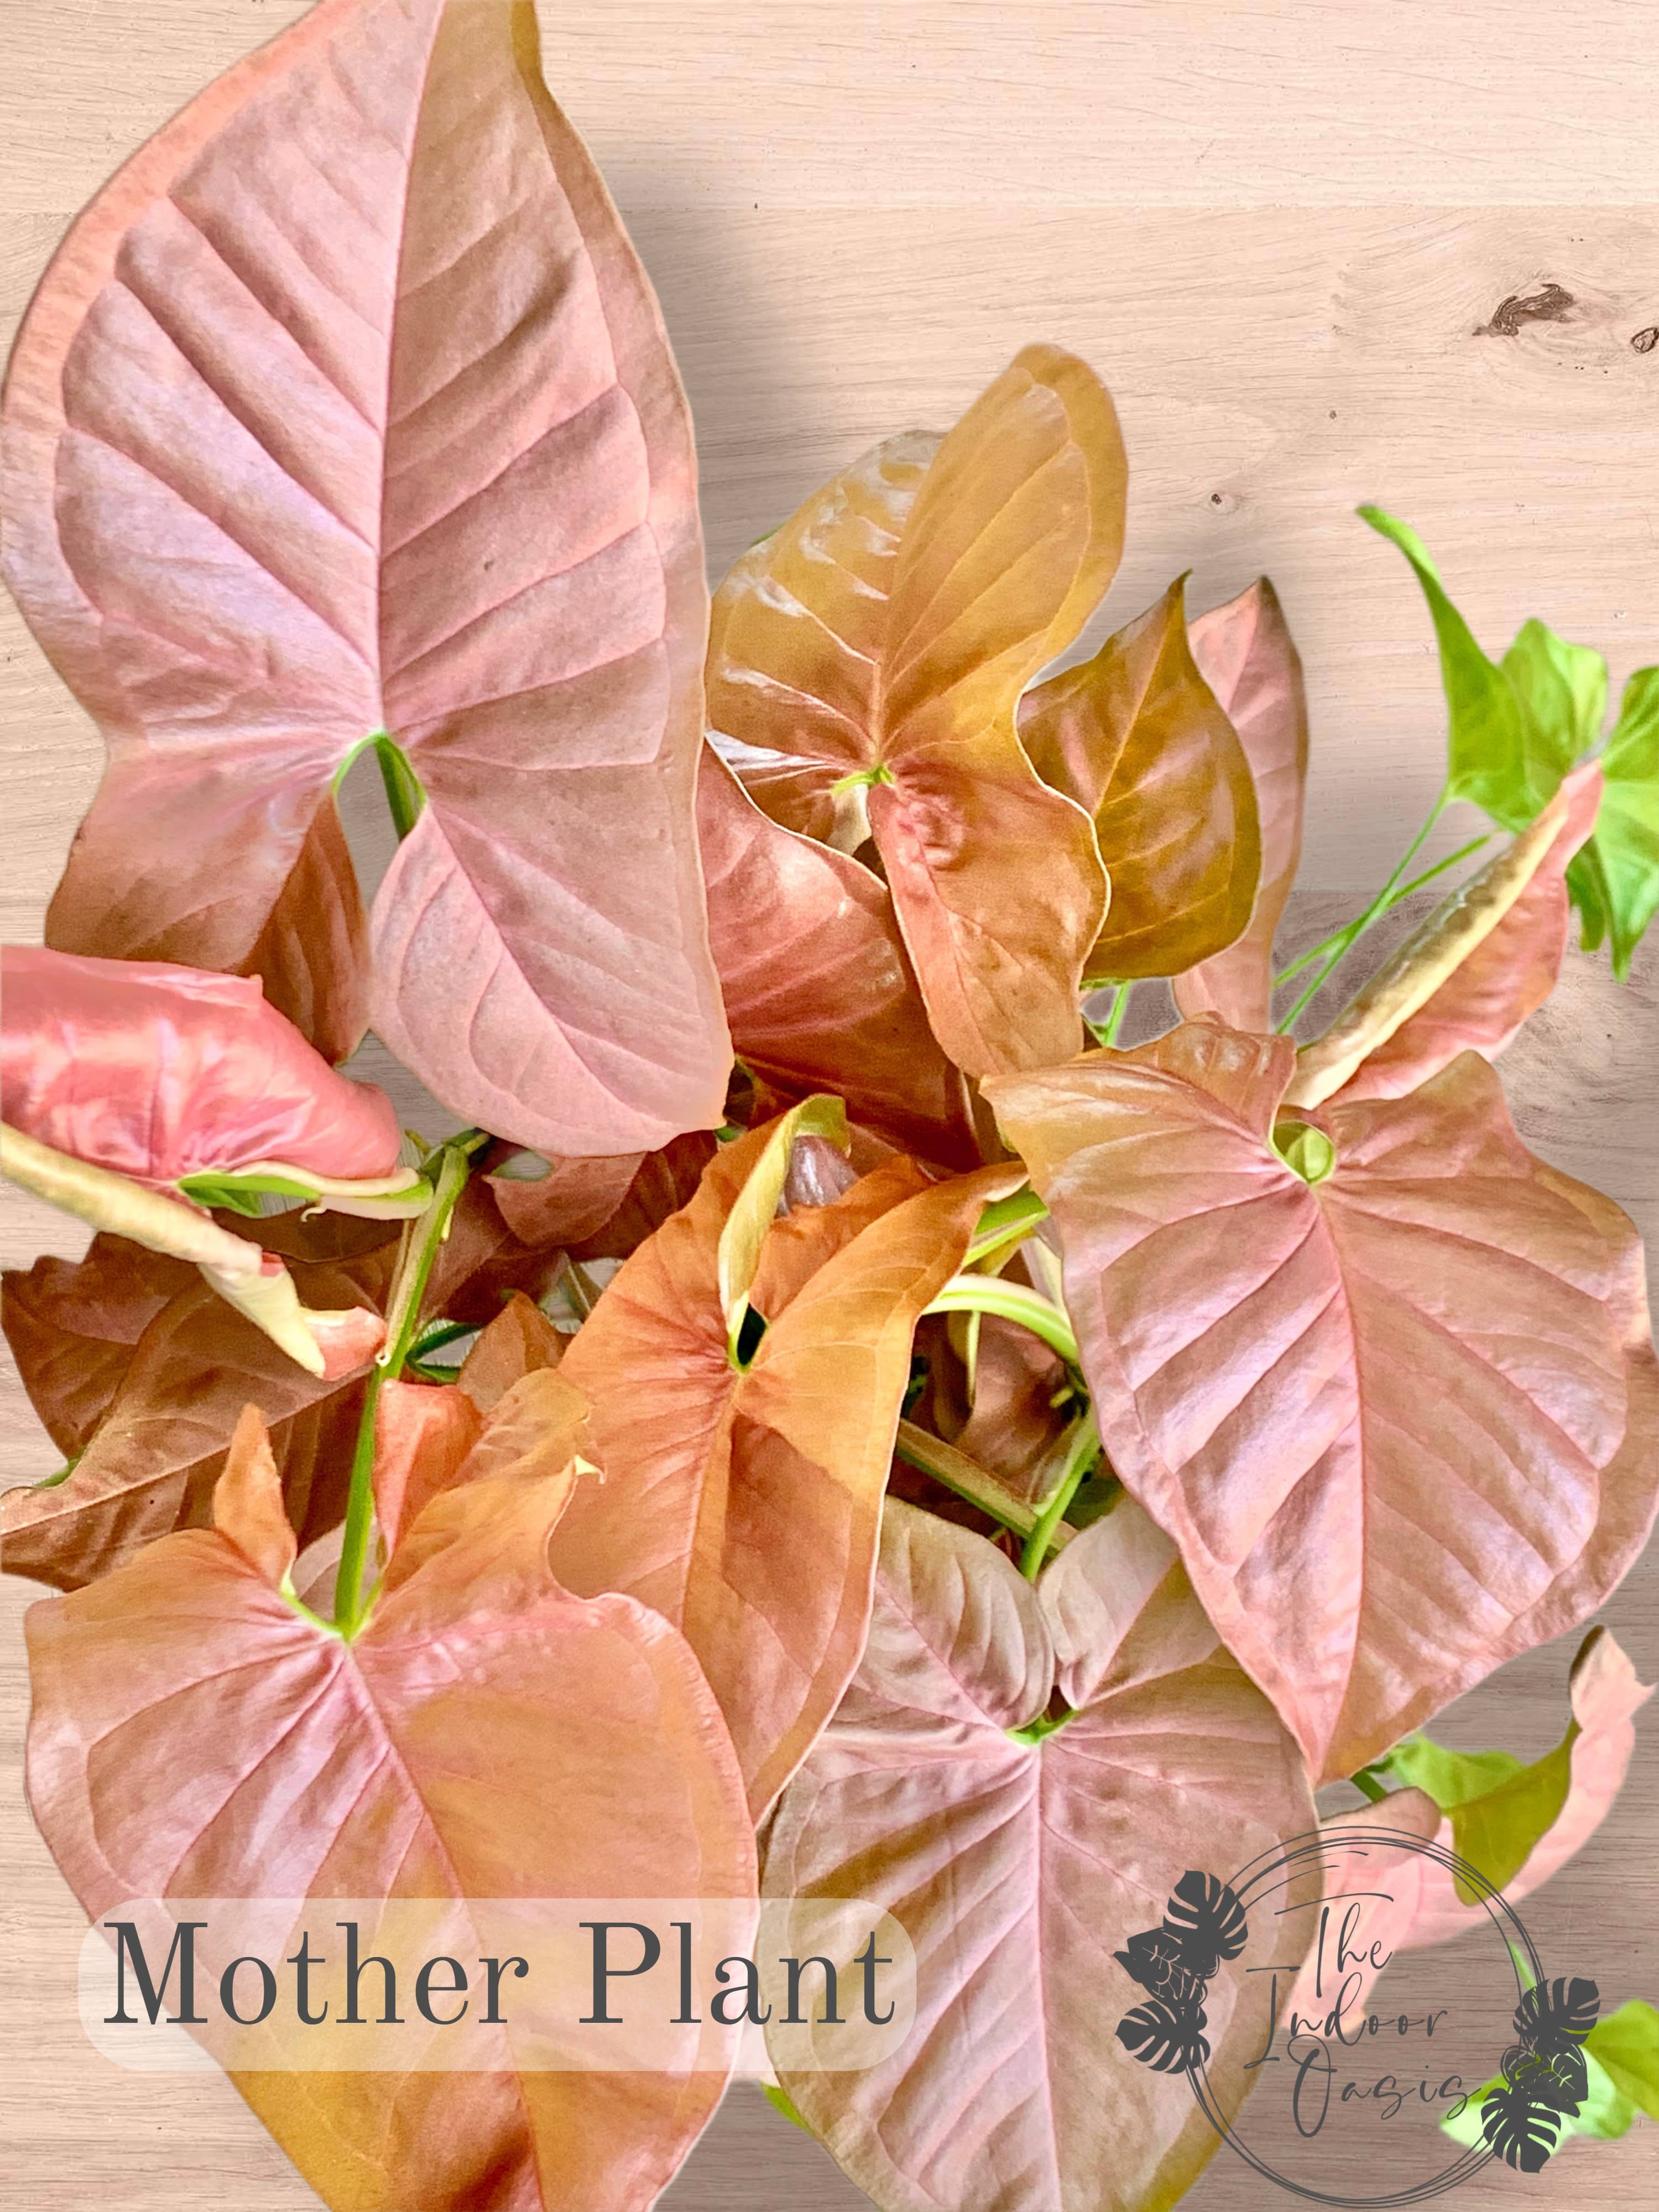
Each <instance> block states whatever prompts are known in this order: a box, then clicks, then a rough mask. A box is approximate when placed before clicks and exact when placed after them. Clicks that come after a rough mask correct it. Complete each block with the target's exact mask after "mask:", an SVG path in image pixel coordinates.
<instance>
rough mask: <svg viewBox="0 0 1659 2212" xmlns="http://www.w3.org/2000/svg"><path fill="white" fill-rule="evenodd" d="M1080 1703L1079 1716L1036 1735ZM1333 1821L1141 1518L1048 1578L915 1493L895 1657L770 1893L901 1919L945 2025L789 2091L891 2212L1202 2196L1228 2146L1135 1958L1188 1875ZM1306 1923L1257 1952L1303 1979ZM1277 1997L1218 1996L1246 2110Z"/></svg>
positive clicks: (890, 1611) (882, 1660) (1276, 1933)
mask: <svg viewBox="0 0 1659 2212" xmlns="http://www.w3.org/2000/svg"><path fill="white" fill-rule="evenodd" d="M1056 1687H1058V1689H1059V1691H1060V1694H1061V1696H1062V1697H1063V1698H1064V1699H1065V1700H1066V1703H1067V1704H1068V1705H1072V1706H1073V1708H1074V1711H1073V1714H1072V1717H1070V1718H1069V1719H1067V1720H1066V1721H1065V1722H1064V1723H1062V1724H1061V1725H1060V1726H1059V1727H1058V1728H1054V1729H1051V1730H1050V1731H1049V1732H1048V1733H1046V1734H1042V1735H1040V1738H1039V1740H1037V1741H1030V1740H1027V1741H1018V1740H1016V1738H1015V1737H1014V1736H1013V1735H1012V1734H1011V1731H1012V1730H1015V1729H1028V1728H1029V1725H1030V1723H1033V1722H1035V1721H1036V1720H1037V1719H1038V1718H1039V1717H1040V1716H1042V1714H1043V1713H1044V1712H1045V1711H1046V1710H1047V1709H1048V1706H1049V1703H1050V1699H1051V1695H1052V1694H1053V1692H1054V1690H1055V1689H1056ZM1314 1824H1315V1814H1314V1810H1313V1803H1312V1800H1311V1798H1310V1796H1309V1795H1308V1789H1307V1783H1306V1780H1305V1778H1304V1773H1303V1771H1302V1766H1301V1762H1300V1760H1299V1759H1297V1754H1296V1750H1295V1747H1294V1746H1293V1744H1292V1743H1291V1741H1290V1739H1289V1737H1288V1736H1287V1735H1285V1732H1284V1731H1283V1729H1281V1728H1280V1727H1279V1723H1278V1721H1277V1719H1276V1718H1275V1717H1274V1715H1273V1709H1272V1707H1271V1706H1270V1705H1268V1704H1267V1700H1266V1699H1264V1698H1262V1697H1261V1694H1260V1692H1257V1691H1256V1690H1255V1687H1254V1686H1252V1685H1251V1684H1250V1682H1249V1680H1247V1679H1246V1677H1245V1676H1244V1674H1243V1673H1242V1671H1241V1670H1240V1669H1239V1668H1238V1667H1237V1665H1236V1664H1235V1662H1233V1661H1232V1660H1231V1658H1230V1657H1229V1656H1228V1655H1227V1654H1226V1653H1225V1651H1223V1650H1221V1649H1220V1648H1219V1645H1218V1643H1217V1640H1216V1635H1215V1632H1214V1630H1213V1629H1212V1627H1211V1626H1210V1625H1209V1623H1208V1621H1207V1620H1206V1619H1205V1618H1204V1615H1203V1613H1202V1612H1201V1611H1200V1607H1199V1606H1198V1604H1197V1602H1196V1601H1195V1600H1194V1596H1193V1594H1192V1590H1191V1589H1190V1587H1189V1586H1188V1583H1187V1579H1186V1577H1185V1576H1184V1575H1183V1574H1182V1570H1181V1565H1180V1562H1179V1560H1178V1559H1176V1554H1175V1552H1174V1549H1173V1547H1171V1546H1170V1543H1169V1541H1168V1540H1167V1539H1166V1538H1164V1536H1162V1535H1161V1534H1159V1533H1158V1530H1157V1529H1155V1528H1153V1527H1152V1524H1151V1522H1148V1521H1147V1520H1146V1517H1145V1516H1144V1515H1142V1514H1141V1513H1140V1512H1139V1510H1137V1509H1136V1508H1135V1507H1134V1506H1133V1504H1130V1503H1128V1501H1127V1500H1125V1501H1123V1502H1122V1503H1121V1504H1120V1505H1119V1506H1118V1507H1117V1509H1116V1510H1115V1511H1113V1512H1112V1513H1111V1514H1110V1515H1109V1516H1108V1517H1107V1518H1106V1519H1105V1520H1103V1521H1100V1522H1097V1523H1096V1524H1095V1525H1094V1526H1093V1527H1092V1528H1088V1529H1085V1531H1084V1532H1083V1534H1081V1535H1079V1536H1078V1537H1077V1538H1076V1540H1075V1541H1073V1543H1072V1544H1070V1545H1069V1546H1068V1547H1066V1551H1065V1553H1063V1554H1062V1555H1061V1556H1060V1559H1057V1560H1056V1561H1054V1564H1053V1565H1051V1566H1050V1567H1049V1568H1048V1571H1047V1572H1046V1573H1045V1574H1044V1576H1043V1577H1042V1583H1041V1585H1040V1586H1039V1589H1035V1590H1034V1589H1032V1588H1031V1587H1030V1585H1029V1584H1028V1583H1025V1582H1024V1581H1022V1579H1021V1578H1020V1577H1019V1575H1018V1573H1017V1572H1016V1571H1015V1570H1014V1568H1013V1567H1012V1565H1011V1564H1010V1563H1009V1562H1008V1560H1007V1559H1005V1558H1004V1557H1003V1556H1002V1554H1001V1553H1000V1552H998V1551H997V1550H996V1549H995V1547H994V1546H992V1545H990V1544H988V1543H987V1542H986V1541H985V1540H984V1539H983V1538H982V1537H981V1536H978V1535H975V1534H973V1533H972V1532H971V1531H969V1530H968V1529H965V1528H956V1527H953V1526H951V1525H950V1524H948V1523H946V1522H942V1521H939V1520H936V1519H935V1518H934V1517H933V1516H932V1515H930V1514H926V1513H921V1512H918V1511H916V1510H915V1509H914V1508H912V1507H909V1506H907V1505H905V1504H902V1502H901V1501H899V1500H897V1499H890V1500H889V1501H888V1505H887V1511H886V1517H885V1522H884V1528H883V1532H882V1545H881V1565H880V1568H879V1571H878V1577H877V1583H876V1600H875V1607H874V1610H873V1613H872V1620H871V1627H870V1638H869V1643H868V1646H867V1648H866V1653H865V1657H864V1660H863V1662H862V1664H861V1665H860V1669H859V1673H858V1675H857V1677H856V1679H855V1680H854V1684H853V1686H852V1688H851V1689H850V1690H849V1691H848V1694H847V1697H846V1699H844V1701H843V1703H842V1707H841V1710H840V1711H839V1712H838V1713H837V1714H836V1718H835V1719H834V1720H833V1721H832V1722H831V1723H830V1725H829V1728H828V1729H826V1730H825V1732H824V1734H823V1736H822V1737H821V1738H820V1740H819V1741H818V1743H817V1746H816V1747H815V1748H814V1750H813V1751H812V1753H811V1755H810V1757H809V1758H808V1759H807V1761H806V1764H805V1766H804V1767H803V1768H802V1770H801V1771H800V1773H799V1775H798V1776H797V1777H796V1778H795V1780H794V1781H793V1783H792V1784H790V1786H789V1788H788V1790H787V1791H786V1792H785V1794H784V1797H783V1800H782V1802H781V1805H780V1807H779V1809H778V1813H777V1816H776V1820H775V1823H774V1826H773V1827H772V1830H771V1832H770V1836H769V1842H768V1844H767V1853H766V1864H765V1873H764V1882H763V1887H764V1888H765V1890H766V1892H767V1893H769V1894H770V1895H773V1896H780V1897H781V1896H797V1895H799V1896H821V1895H827V1896H841V1895H854V1896H860V1897H864V1898H867V1899H869V1900H870V1901H871V1902H872V1904H880V1905H884V1906H885V1908H886V1909H887V1910H888V1911H891V1912H892V1913H894V1914H895V1916H896V1917H897V1918H898V1920H899V1921H900V1923H901V1924H902V1926H903V1927H904V1929H905V1931H906V1933H907V1934H908V1936H909V1937H910V1939H911V1942H913V1943H914V1944H915V1949H916V1958H917V1983H918V1990H917V1994H918V2009H917V2015H916V2022H915V2028H914V2030H913V2032H912V2033H911V2034H910V2036H909V2037H908V2039H907V2041H906V2044H905V2045H904V2047H903V2049H902V2051H899V2052H898V2053H897V2054H896V2056H895V2057H893V2058H891V2059H890V2060H887V2061H886V2062H884V2063H882V2064H880V2065H878V2066H875V2067H872V2068H870V2069H866V2071H864V2072H862V2073H859V2074H828V2073H823V2074H816V2073H815V2074H793V2073H791V2074H786V2075H784V2076H783V2084H784V2087H785V2089H786V2091H787V2093H788V2095H789V2096H790V2097H791V2098H792V2099H793V2101H794V2103H795V2104H796V2106H798V2107H799V2110H800V2112H802V2113H803V2114H804V2115H805V2118H807V2120H808V2121H809V2122H810V2123H811V2126H812V2128H813V2130H814V2131H815V2132H816V2133H817V2134H818V2135H819V2136H821V2137H822V2138H823V2141H824V2142H825V2143H826V2144H827V2145H828V2146H829V2148H830V2149H831V2150H832V2151H833V2152H834V2154H835V2155H836V2158H837V2159H838V2160H840V2162H841V2164H842V2166H843V2168H844V2169H845V2170H846V2172H848V2175H849V2176H850V2177H851V2178H852V2179H853V2180H854V2182H855V2183H856V2184H857V2185H858V2186H859V2187H860V2189H863V2190H864V2191H866V2193H867V2194H868V2195H869V2196H871V2197H872V2198H873V2199H874V2200H875V2202H876V2203H878V2205H880V2206H881V2207H882V2208H883V2212H933V2208H936V2207H940V2206H945V2205H948V2206H950V2207H951V2212H1056V2208H1057V2207H1061V2206H1065V2207H1072V2206H1076V2207H1078V2208H1079V2212H1081V2208H1084V2207H1091V2208H1092V2207H1097V2206H1109V2207H1111V2208H1113V2212H1151V2208H1152V2207H1155V2206H1156V2207H1162V2206H1167V2205H1170V2204H1172V2203H1174V2202H1175V2200H1176V2197H1178V2196H1179V2195H1181V2194H1182V2191H1184V2189H1185V2188H1186V2187H1187V2186H1188V2184H1189V2183H1190V2182H1191V2181H1192V2180H1193V2179H1194V2177H1195V2176H1196V2174H1197V2173H1198V2172H1199V2171H1200V2168H1201V2167H1202V2166H1204V2164H1205V2163H1206V2160H1208V2159H1209V2158H1210V2156H1211V2155H1212V2153H1213V2152H1214V2151H1215V2149H1216V2148H1217V2146H1218V2142H1219V2137H1218V2136H1217V2134H1216V2132H1215V2130H1214V2129H1213V2128H1212V2126H1211V2124H1210V2123H1209V2122H1208V2121H1207V2120H1206V2118H1204V2116H1203V2115H1202V2113H1201V2112H1200V2111H1199V2110H1198V2109H1197V2107H1196V2106H1195V2105H1194V2100H1193V2093H1192V2089H1191V2087H1190V2085H1189V2083H1188V2081H1186V2080H1185V2079H1184V2078H1183V2077H1182V2075H1179V2074H1160V2073H1156V2072H1153V2071H1152V2070H1151V2069H1149V2068H1146V2067H1144V2066H1140V2065H1138V2064H1136V2063H1135V2062H1134V2061H1133V2058H1132V2057H1130V2056H1129V2055H1128V2053H1127V2049H1125V2048H1124V2047H1122V2046H1121V2045H1120V2043H1119V2041H1118V2040H1117V2039H1116V2037H1115V2026H1116V2023H1117V2021H1119V2019H1120V2017H1121V2015H1124V2014H1125V2013H1126V2012H1127V2009H1128V2008H1129V2007H1130V2005H1131V2004H1132V2003H1133V2000H1134V1998H1135V1996H1136V1991H1135V1990H1134V1987H1133V1983H1132V1982H1131V1981H1130V1980H1129V1978H1127V1976H1126V1975H1125V1974H1124V1973H1123V1972H1122V1971H1121V1968H1120V1967H1119V1966H1117V1965H1116V1964H1115V1960H1114V1953H1115V1952H1116V1951H1117V1950H1119V1949H1120V1948H1121V1947H1122V1946H1123V1945H1124V1944H1125V1943H1126V1942H1127V1941H1128V1940H1129V1938H1130V1937H1131V1936H1132V1935H1133V1933H1134V1932H1135V1931H1137V1930H1138V1929H1142V1928H1144V1927H1145V1926H1146V1923H1147V1922H1148V1921H1149V1920H1150V1921H1152V1922H1156V1921H1157V1920H1158V1916H1159V1913H1160V1912H1161V1911H1163V1910H1164V1901H1165V1899H1166V1897H1167V1895H1168V1893H1169V1892H1170V1888H1171V1887H1172V1886H1173V1884H1174V1882H1175V1881H1176V1879H1177V1878H1178V1877H1179V1875H1181V1873H1182V1869H1185V1868H1187V1867H1188V1866H1199V1867H1203V1868H1212V1869H1217V1870H1218V1872H1219V1874H1220V1875H1221V1877H1222V1878H1223V1879H1225V1876H1226V1875H1227V1874H1229V1873H1231V1872H1232V1871H1234V1870H1235V1869H1238V1868H1240V1867H1243V1865H1245V1864H1246V1863H1248V1862H1249V1861H1250V1860H1252V1859H1253V1858H1255V1857H1256V1856H1257V1854H1259V1853H1261V1852H1263V1851H1266V1850H1269V1849H1271V1848H1273V1846H1274V1845H1275V1844H1282V1843H1284V1842H1285V1841H1287V1840H1288V1839H1289V1838H1292V1837H1294V1836H1297V1835H1301V1834H1305V1833H1306V1832H1309V1831H1310V1830H1311V1829H1312V1828H1313V1826H1314ZM1305 1917H1306V1916H1291V1917H1285V1918H1280V1919H1279V1920H1277V1921H1276V1922H1275V1923H1273V1929H1272V1931H1271V1932H1267V1931H1265V1930H1264V1932H1263V1933H1262V1934H1261V1935H1260V1936H1257V1938H1256V1943H1255V1945H1253V1947H1252V1948H1251V1950H1250V1951H1249V1954H1248V1960H1249V1964H1250V1965H1253V1966H1254V1965H1261V1964H1263V1963H1267V1964H1272V1963H1273V1962H1274V1961H1275V1960H1277V1962H1278V1963H1279V1965H1280V1966H1282V1967H1283V1968H1284V1969H1285V1974H1286V1975H1288V1972H1290V1971H1291V1970H1292V1969H1293V1967H1294V1965H1295V1963H1296V1961H1297V1960H1298V1959H1299V1958H1300V1956H1301V1948H1302V1944H1303V1942H1304V1941H1305V1932H1306V1931H1305V1929H1304V1928H1303V1927H1301V1926H1300V1925H1299V1924H1298V1923H1299V1922H1301V1921H1302V1920H1304V1919H1305ZM1258 1946H1259V1948H1257V1947H1258ZM1275 1947H1277V1948H1275ZM1272 1980H1273V1976H1272V1975H1271V1974H1261V1973H1247V1972H1243V1970H1242V1966H1239V1965H1234V1964H1228V1965H1224V1966H1222V1967H1221V1968H1220V1970H1219V1971H1218V1973H1217V1974H1216V1975H1215V1977H1214V1978H1213V1979H1212V1981H1211V1983H1210V1985H1209V1989H1208V1991H1207V1994H1206V1997H1205V2000H1204V2009H1205V2013H1206V2026H1205V2030H1204V2032H1205V2033H1206V2036H1207V2038H1208V2040H1209V2043H1210V2045H1211V2056H1210V2058H1209V2062H1208V2078H1209V2083H1210V2087H1211V2091H1212V2094H1213V2095H1214V2097H1215V2099H1216V2101H1217V2104H1218V2106H1219V2108H1220V2110H1221V2111H1222V2112H1225V2113H1226V2114H1228V2115H1229V2116H1230V2117H1231V2114H1232V2113H1233V2112H1236V2111H1237V2108H1238V2106H1239V2104H1240V2103H1241V2102H1242V2100H1243V2096H1244V2093H1245V2091H1246V2089H1247V2087H1249V2083H1250V2081H1251V2080H1252V2078H1253V2077H1252V2076H1251V2075H1249V2073H1248V2072H1247V2071H1246V2070H1245V2069H1246V2062H1247V2061H1248V2060H1249V2059H1250V2058H1251V2057H1254V2055H1255V2052H1256V2051H1258V2050H1259V2049H1260V2048H1261V2043H1262V2041H1263V2039H1265V2036H1266V2033H1267V2026H1268V2004H1269V1986H1270V1984H1271V1983H1272Z"/></svg>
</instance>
